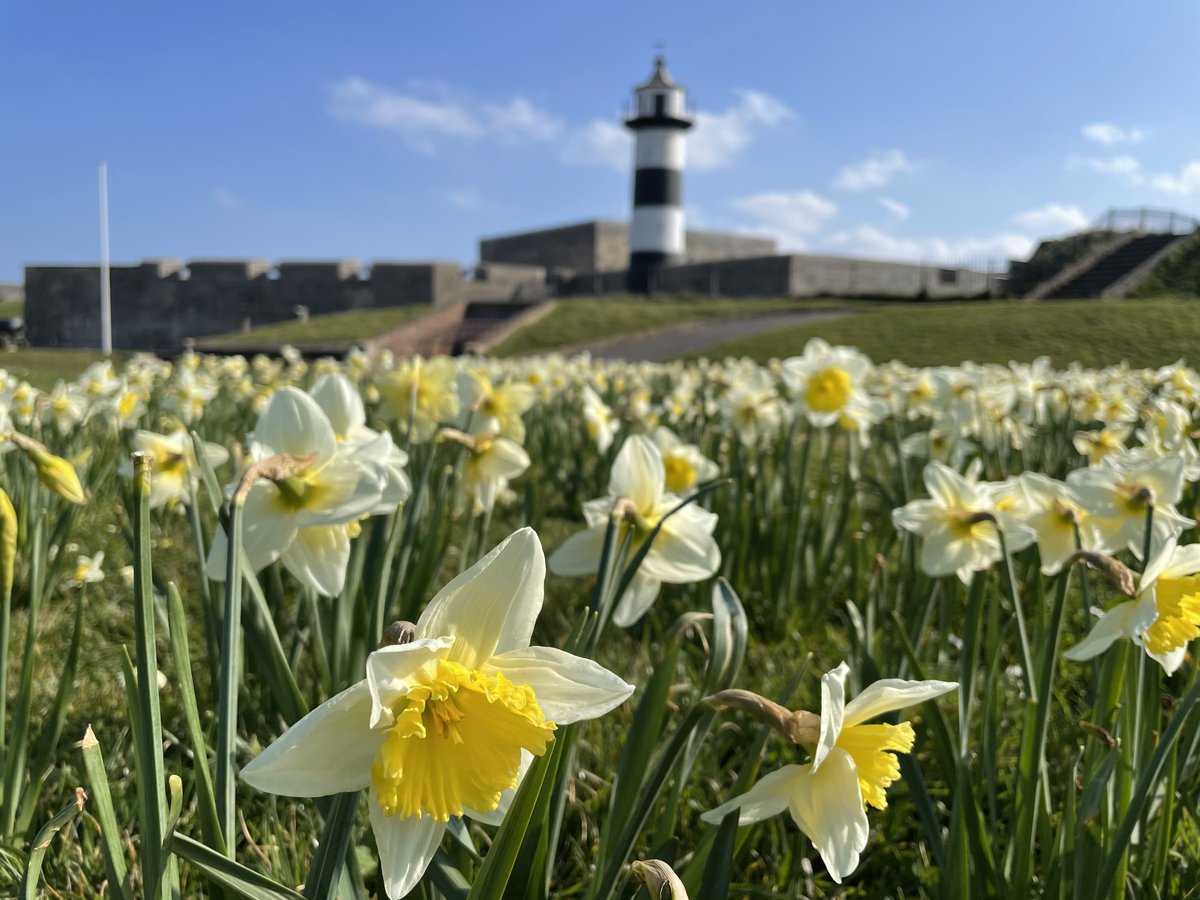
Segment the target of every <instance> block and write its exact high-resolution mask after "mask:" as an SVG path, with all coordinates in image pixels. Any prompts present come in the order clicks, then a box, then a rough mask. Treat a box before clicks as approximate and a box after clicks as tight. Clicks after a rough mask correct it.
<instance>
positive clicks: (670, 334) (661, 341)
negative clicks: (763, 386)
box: [561, 309, 854, 362]
mask: <svg viewBox="0 0 1200 900" xmlns="http://www.w3.org/2000/svg"><path fill="white" fill-rule="evenodd" d="M853 312H854V311H853V310H850V309H810V310H802V311H801V310H797V311H794V312H778V313H765V314H763V315H757V316H734V317H732V318H724V319H707V320H704V321H700V322H689V323H688V324H686V325H675V326H672V327H671V328H662V329H659V330H658V331H651V332H645V333H642V334H636V335H628V336H625V337H619V338H611V339H609V340H606V341H595V342H592V343H587V344H576V345H574V346H572V347H564V348H562V350H561V352H563V353H583V352H587V353H590V354H591V355H592V357H593V358H595V359H623V360H625V361H627V362H665V361H666V360H669V359H675V358H676V357H679V356H684V355H686V354H688V353H699V352H702V351H704V350H706V349H708V348H709V347H715V346H716V345H717V344H723V343H724V342H725V341H732V340H734V339H735V338H741V337H749V336H750V335H754V334H761V333H762V332H764V331H775V330H776V329H779V328H788V327H790V326H792V325H807V324H808V323H810V322H817V321H820V320H821V319H834V318H838V317H840V316H845V315H852V314H853ZM802 349H803V348H802V347H797V348H796V352H797V353H799V352H800V351H801V350H802Z"/></svg>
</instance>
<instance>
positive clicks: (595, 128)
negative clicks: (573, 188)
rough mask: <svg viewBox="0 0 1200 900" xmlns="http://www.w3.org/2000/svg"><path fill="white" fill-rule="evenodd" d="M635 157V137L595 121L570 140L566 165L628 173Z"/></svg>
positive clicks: (565, 157)
mask: <svg viewBox="0 0 1200 900" xmlns="http://www.w3.org/2000/svg"><path fill="white" fill-rule="evenodd" d="M632 157H633V136H632V135H631V134H630V133H629V132H628V131H626V130H625V129H624V128H622V127H621V126H620V125H618V124H617V123H616V122H609V121H606V120H604V119H596V120H594V121H592V122H589V123H588V124H587V125H585V126H584V127H583V128H580V129H579V130H578V131H576V132H575V133H574V134H572V135H571V136H570V137H568V138H567V143H566V146H565V147H563V153H562V159H563V162H566V163H571V164H573V165H577V166H608V167H609V168H610V169H616V170H617V171H618V172H628V171H629V167H630V165H631V162H630V161H631V159H632Z"/></svg>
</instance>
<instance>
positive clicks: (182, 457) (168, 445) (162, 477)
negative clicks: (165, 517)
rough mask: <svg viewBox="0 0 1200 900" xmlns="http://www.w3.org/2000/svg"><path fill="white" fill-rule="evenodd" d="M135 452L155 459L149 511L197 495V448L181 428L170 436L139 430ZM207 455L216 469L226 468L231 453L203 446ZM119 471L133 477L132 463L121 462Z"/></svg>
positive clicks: (127, 461) (220, 448) (216, 447)
mask: <svg viewBox="0 0 1200 900" xmlns="http://www.w3.org/2000/svg"><path fill="white" fill-rule="evenodd" d="M131 443H132V444H133V449H134V450H135V451H136V452H138V453H149V454H150V456H151V457H152V458H153V460H154V471H153V477H152V478H151V479H150V508H151V509H157V508H158V507H160V506H173V505H174V504H176V503H181V502H182V503H187V502H189V501H190V500H191V499H192V497H194V496H195V494H196V487H197V484H198V482H199V474H198V462H197V460H196V447H195V444H193V443H192V438H191V435H189V434H188V433H187V432H186V431H184V430H183V429H182V428H180V429H179V430H178V431H174V432H172V433H171V434H157V433H155V432H153V431H138V432H136V433H135V434H134V436H133V440H132V442H131ZM204 456H205V458H206V459H207V460H208V463H209V465H211V466H212V467H213V468H216V467H217V466H221V465H224V464H225V463H226V462H227V461H228V459H229V451H228V450H226V449H225V448H224V447H222V446H220V445H218V444H210V443H207V442H206V443H205V444H204ZM119 471H120V473H121V474H122V475H124V476H125V477H127V478H132V477H133V463H132V461H130V460H124V461H122V463H121V465H120V467H119Z"/></svg>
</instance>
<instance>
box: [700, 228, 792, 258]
mask: <svg viewBox="0 0 1200 900" xmlns="http://www.w3.org/2000/svg"><path fill="white" fill-rule="evenodd" d="M684 247H685V252H684V258H685V260H686V262H689V263H700V262H713V261H715V260H719V259H746V258H752V257H757V256H775V255H776V254H777V253H778V252H779V245H778V244H777V243H776V241H775V239H774V238H763V237H751V236H748V235H742V234H724V233H722V232H719V231H688V233H687V238H686V244H685V245H684Z"/></svg>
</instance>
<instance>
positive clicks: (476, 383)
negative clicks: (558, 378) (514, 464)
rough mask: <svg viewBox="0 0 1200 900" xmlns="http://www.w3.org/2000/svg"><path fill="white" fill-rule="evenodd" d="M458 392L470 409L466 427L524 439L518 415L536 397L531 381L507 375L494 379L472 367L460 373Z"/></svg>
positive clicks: (518, 442) (464, 404) (520, 419)
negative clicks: (515, 378)
mask: <svg viewBox="0 0 1200 900" xmlns="http://www.w3.org/2000/svg"><path fill="white" fill-rule="evenodd" d="M458 392H459V394H460V396H461V397H462V402H463V406H464V407H466V408H467V409H468V410H470V411H471V412H472V414H473V415H472V420H471V421H470V422H469V423H468V428H469V430H470V431H471V432H473V433H479V432H480V431H483V430H486V431H491V432H494V433H496V434H498V435H500V436H501V437H504V438H508V439H509V440H510V441H513V442H514V443H516V444H523V443H525V421H524V420H523V419H522V418H521V416H523V415H524V414H525V413H526V412H528V410H529V408H530V407H531V406H533V402H534V400H536V399H537V391H536V390H535V389H534V387H533V385H532V384H529V383H528V382H522V381H513V380H512V379H506V380H505V381H503V382H501V383H500V384H495V383H493V381H492V379H491V378H490V377H489V376H488V374H487V373H486V372H483V371H481V370H479V369H471V370H467V371H463V372H460V373H459V377H458Z"/></svg>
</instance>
